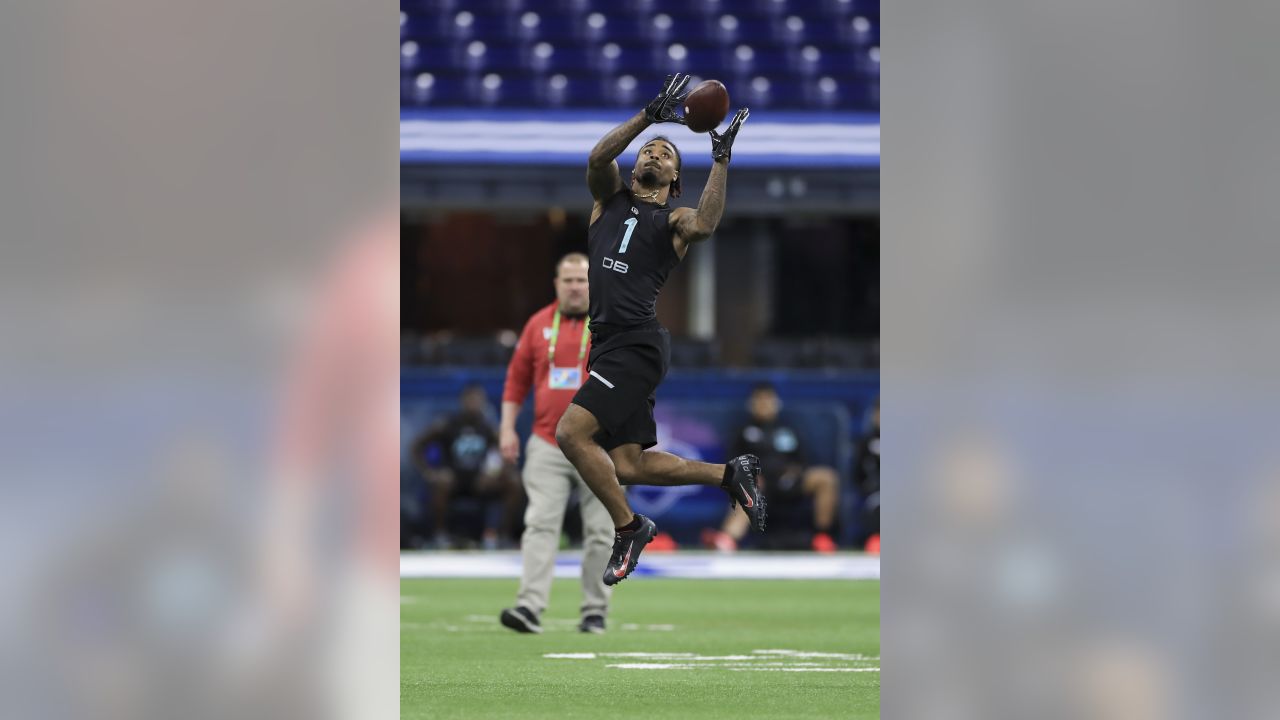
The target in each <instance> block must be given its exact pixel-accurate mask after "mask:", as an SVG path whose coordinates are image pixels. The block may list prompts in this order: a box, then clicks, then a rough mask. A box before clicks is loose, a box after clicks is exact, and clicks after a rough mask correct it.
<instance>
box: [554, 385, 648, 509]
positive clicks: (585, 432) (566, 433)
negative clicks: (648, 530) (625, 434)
mask: <svg viewBox="0 0 1280 720" xmlns="http://www.w3.org/2000/svg"><path fill="white" fill-rule="evenodd" d="M598 432H600V423H599V421H598V420H596V416H595V415H593V414H591V412H590V411H589V410H587V409H586V408H584V407H582V406H581V405H577V404H575V403H570V404H569V407H568V409H567V410H565V412H564V415H562V416H561V417H560V423H559V424H558V425H556V442H557V443H558V444H559V445H560V449H561V450H562V451H564V456H565V457H567V458H569V462H571V463H573V467H574V468H576V469H577V471H578V474H579V475H581V476H582V481H583V482H585V483H586V484H587V487H589V488H591V492H592V493H594V494H595V496H596V497H597V498H599V499H600V502H601V503H602V504H603V505H604V507H605V510H608V511H609V517H610V518H612V519H613V524H614V525H615V526H616V527H623V526H625V525H627V524H628V523H630V522H631V521H632V520H633V519H634V517H635V513H633V512H631V505H629V504H628V503H627V495H626V493H625V492H623V490H622V486H621V485H619V484H618V476H617V474H616V471H615V469H614V467H613V460H611V459H610V458H609V453H607V452H605V450H604V448H602V447H600V445H599V443H597V442H596V440H595V436H596V433H598Z"/></svg>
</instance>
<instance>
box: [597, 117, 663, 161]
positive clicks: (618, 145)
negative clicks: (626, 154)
mask: <svg viewBox="0 0 1280 720" xmlns="http://www.w3.org/2000/svg"><path fill="white" fill-rule="evenodd" d="M647 127H649V121H648V120H646V119H645V117H644V113H643V112H638V113H636V114H635V115H633V116H632V117H631V119H630V120H628V121H626V122H624V123H622V124H621V125H619V126H618V127H616V128H614V129H612V130H610V131H609V134H608V135H605V136H604V137H602V138H600V142H598V143H596V146H595V147H594V148H592V149H591V157H590V158H588V159H587V164H588V165H589V166H591V167H599V166H602V165H608V164H609V161H611V160H613V159H614V158H616V157H618V156H619V155H621V154H622V151H623V150H626V149H627V146H628V145H630V144H631V141H632V140H635V139H636V136H638V135H639V134H640V133H642V132H644V129H645V128H647Z"/></svg>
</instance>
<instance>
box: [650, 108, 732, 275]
mask: <svg viewBox="0 0 1280 720" xmlns="http://www.w3.org/2000/svg"><path fill="white" fill-rule="evenodd" d="M750 114H751V111H750V110H748V109H747V108H742V109H741V110H739V111H738V112H737V113H736V114H734V116H733V120H732V121H730V123H729V127H728V128H727V129H726V130H725V131H724V134H720V133H717V132H716V131H715V130H712V131H711V133H710V134H711V157H712V160H713V162H712V164H711V174H710V176H708V177H707V184H706V186H705V187H704V188H703V189H702V197H700V198H699V199H698V209H697V210H693V209H690V208H676V209H675V210H673V211H672V212H671V219H670V222H671V226H672V228H673V229H674V230H675V232H674V233H672V236H671V243H672V245H674V246H675V249H676V253H678V254H679V255H680V257H684V254H685V252H687V251H688V250H689V245H690V244H692V243H695V242H701V241H703V240H706V239H707V238H709V237H711V234H712V233H714V232H715V230H716V226H718V225H719V224H720V218H721V217H722V216H723V215H724V193H725V183H726V182H727V180H728V178H729V158H730V156H731V155H732V150H733V140H734V138H736V137H737V136H738V130H739V129H740V128H741V127H742V123H743V122H744V121H745V120H746V119H747V116H748V115H750Z"/></svg>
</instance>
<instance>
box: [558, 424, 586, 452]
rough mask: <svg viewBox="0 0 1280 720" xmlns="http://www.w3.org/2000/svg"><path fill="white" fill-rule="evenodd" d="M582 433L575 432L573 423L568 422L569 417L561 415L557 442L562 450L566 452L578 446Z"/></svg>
mask: <svg viewBox="0 0 1280 720" xmlns="http://www.w3.org/2000/svg"><path fill="white" fill-rule="evenodd" d="M579 437H580V435H579V434H578V433H576V432H574V429H573V424H572V423H571V422H568V418H567V417H563V416H562V417H561V418H560V422H558V423H556V444H557V445H559V446H560V449H561V450H564V451H566V452H568V451H570V450H573V449H574V448H576V447H577V444H578V438H579Z"/></svg>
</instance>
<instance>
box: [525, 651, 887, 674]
mask: <svg viewBox="0 0 1280 720" xmlns="http://www.w3.org/2000/svg"><path fill="white" fill-rule="evenodd" d="M543 657H544V658H550V659H559V660H599V659H624V658H625V659H631V660H649V661H651V662H619V663H610V664H608V665H606V666H605V667H609V668H617V669H619V670H733V671H734V672H742V671H751V672H762V671H773V672H880V668H879V667H878V666H877V667H847V666H846V664H848V663H868V662H878V661H879V660H880V656H878V655H874V656H873V655H863V654H860V653H829V652H809V651H804V650H753V651H752V654H750V655H696V654H694V653H661V652H618V653H546V654H544V655H543ZM806 659H808V660H806ZM815 659H820V660H825V661H826V662H811V661H810V660H815ZM664 660H665V661H668V662H659V661H664Z"/></svg>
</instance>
